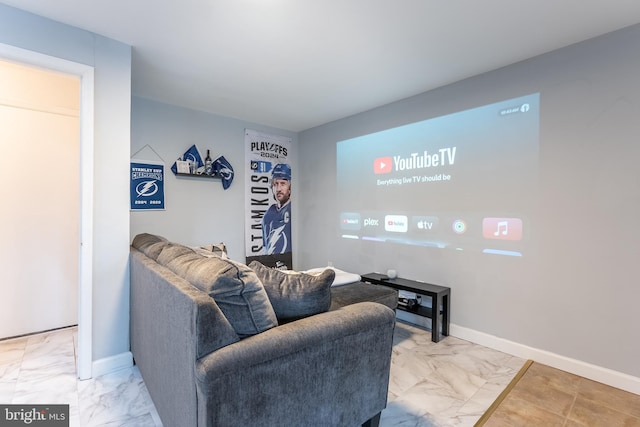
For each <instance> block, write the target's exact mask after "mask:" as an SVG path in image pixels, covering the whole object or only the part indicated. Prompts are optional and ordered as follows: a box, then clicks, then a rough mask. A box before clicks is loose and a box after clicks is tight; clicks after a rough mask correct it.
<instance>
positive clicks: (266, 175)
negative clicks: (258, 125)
mask: <svg viewBox="0 0 640 427" xmlns="http://www.w3.org/2000/svg"><path fill="white" fill-rule="evenodd" d="M245 147H246V148H245V149H246V151H245V152H246V156H245V157H246V159H245V161H246V166H247V167H245V170H246V174H247V176H246V179H245V182H246V191H245V193H246V195H245V206H246V208H245V212H246V213H245V246H246V258H247V260H246V262H247V264H248V263H250V262H251V261H253V260H258V261H260V262H261V263H262V264H264V265H266V266H268V267H276V268H280V269H291V268H292V240H291V218H292V217H291V161H290V157H289V156H290V152H291V138H286V137H282V136H274V135H266V134H264V133H261V132H257V131H253V130H248V129H247V130H245Z"/></svg>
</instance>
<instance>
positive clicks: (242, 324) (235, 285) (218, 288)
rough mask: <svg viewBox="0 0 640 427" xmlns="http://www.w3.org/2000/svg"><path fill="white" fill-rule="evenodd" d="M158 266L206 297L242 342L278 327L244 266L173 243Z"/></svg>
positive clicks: (260, 288) (259, 286)
mask: <svg viewBox="0 0 640 427" xmlns="http://www.w3.org/2000/svg"><path fill="white" fill-rule="evenodd" d="M158 263H159V264H161V265H164V266H165V267H167V268H168V269H169V270H171V271H173V272H174V273H175V274H177V275H178V276H180V277H182V278H184V279H186V280H188V281H189V282H190V283H191V284H192V285H194V286H195V287H196V288H198V289H200V290H201V291H203V292H205V293H207V294H209V295H210V296H211V297H212V298H213V299H214V300H215V302H216V304H217V305H218V307H220V310H222V312H223V313H224V315H225V317H226V318H227V320H228V321H229V323H230V324H231V326H233V329H234V330H235V331H236V333H237V334H238V336H240V337H241V338H244V337H248V336H251V335H255V334H258V333H260V332H264V331H266V330H267V329H270V328H273V327H274V326H278V320H277V319H276V315H275V313H274V311H273V308H272V307H271V303H270V302H269V298H268V296H267V293H266V292H265V289H264V287H263V286H262V282H260V280H259V279H258V277H257V276H256V274H255V273H254V272H253V270H251V269H250V268H249V267H247V266H246V265H244V264H241V263H238V262H235V261H232V260H230V259H223V258H220V257H203V256H202V255H199V254H197V253H196V252H195V251H194V250H193V249H191V248H188V247H186V246H182V245H178V244H175V243H169V244H167V246H165V248H164V249H163V250H162V252H161V253H160V255H159V256H158Z"/></svg>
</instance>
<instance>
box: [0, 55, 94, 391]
mask: <svg viewBox="0 0 640 427" xmlns="http://www.w3.org/2000/svg"><path fill="white" fill-rule="evenodd" d="M0 59H3V60H6V61H8V62H13V63H14V65H16V64H17V65H20V66H26V67H35V68H38V69H40V70H42V69H46V70H49V71H51V72H53V73H54V74H55V73H57V74H59V75H60V74H66V76H65V77H66V78H67V79H70V80H76V83H77V84H79V96H78V98H79V109H78V113H76V115H77V117H76V119H77V120H79V122H78V124H76V125H74V127H75V137H76V138H77V139H78V141H79V142H78V144H77V147H76V150H77V151H76V154H75V156H76V159H77V162H76V165H75V166H71V167H68V168H67V169H68V170H67V172H69V171H70V170H72V169H74V168H75V172H74V173H75V178H76V182H77V185H76V188H75V195H76V197H75V200H74V201H73V202H72V203H73V204H74V205H75V208H76V213H75V230H76V231H75V236H74V237H72V238H67V239H66V240H67V241H68V242H70V243H71V244H72V245H74V243H75V256H76V260H75V266H76V268H75V270H76V273H75V280H76V292H75V295H76V297H75V301H76V307H71V310H72V311H74V310H75V312H76V313H75V319H76V320H77V324H78V355H77V361H78V365H77V367H78V377H79V378H80V379H88V378H91V370H92V344H91V342H92V340H91V329H92V276H93V270H92V255H93V144H94V142H93V126H94V125H93V120H94V119H93V111H94V110H93V102H94V101H93V100H94V70H93V67H90V66H87V65H84V64H79V63H75V62H72V61H67V60H64V59H60V58H55V57H51V56H48V55H43V54H40V53H37V52H32V51H28V50H24V49H20V48H17V47H14V46H10V45H4V44H0ZM44 92H49V91H46V90H45V91H44ZM52 92H55V90H53V91H52ZM24 107H25V106H24V105H23V106H22V108H23V109H24ZM59 107H60V106H58V108H59ZM3 108H4V107H3ZM62 111H63V112H65V113H68V111H67V110H66V107H64V106H62ZM14 113H15V114H16V116H21V115H22V113H16V112H15V111H14ZM58 113H60V111H58ZM40 114H42V112H40ZM20 120H24V118H22V119H20ZM78 134H79V137H78ZM11 137H12V138H13V135H11ZM35 155H37V153H28V152H27V153H24V152H22V155H21V156H22V157H27V159H10V160H12V161H13V164H14V166H13V168H12V169H11V170H12V171H13V174H12V175H13V176H4V175H3V176H2V185H4V184H7V183H8V184H11V185H12V186H14V187H18V186H20V185H21V183H22V182H23V181H22V180H21V178H20V177H21V176H24V173H25V172H26V170H27V169H29V168H28V167H27V165H28V164H29V163H28V161H27V160H28V159H30V158H33V156H35ZM55 163H56V162H55V161H51V162H49V163H47V162H45V164H44V165H38V167H37V168H35V170H33V169H34V168H31V170H30V171H29V174H32V175H35V176H37V177H39V178H40V179H41V180H46V179H47V174H48V173H49V172H51V171H52V170H53V169H52V168H56V167H58V166H59V165H58V164H55ZM16 164H21V165H24V167H22V168H20V167H19V166H16ZM15 173H19V175H17V176H15ZM20 174H22V175H20ZM29 185H31V186H33V185H34V184H33V182H30V183H29ZM23 190H26V191H27V192H31V194H32V197H34V198H37V197H38V191H37V189H33V188H31V189H30V188H25V189H23ZM16 191H17V190H16ZM16 200H18V203H30V202H28V201H25V200H24V199H16ZM20 200H22V201H20ZM42 200H43V202H42V204H43V205H44V207H48V203H49V202H50V200H51V199H47V200H45V199H44V198H43V199H42ZM14 201H15V200H14ZM3 205H4V203H3ZM28 208H30V209H35V210H38V209H41V208H43V206H38V205H37V203H36V204H35V207H34V205H29V206H28ZM30 209H25V212H30ZM30 214H32V213H31V212H30ZM33 215H35V214H33ZM40 220H42V218H40ZM28 221H29V222H33V221H34V220H33V219H29V220H28ZM18 234H19V233H18ZM67 237H69V236H67ZM43 246H45V245H40V246H38V245H37V244H36V247H35V248H33V250H32V251H27V252H29V253H28V254H25V255H24V256H28V257H31V258H33V259H35V260H42V258H43V257H46V256H47V254H48V253H53V252H55V251H59V250H61V248H57V247H43ZM20 257H21V255H20V254H16V253H14V254H10V256H9V258H7V259H8V260H17V259H19V258H20ZM67 270H68V268H67ZM24 273H25V274H30V275H31V274H34V271H25V272H24ZM56 273H59V272H56ZM65 274H66V273H65ZM72 274H73V273H72ZM35 275H36V276H37V275H38V272H37V271H35ZM41 276H42V275H41ZM14 281H15V280H14ZM13 285H14V286H19V282H16V283H14V284H13ZM64 322H66V320H63V323H64Z"/></svg>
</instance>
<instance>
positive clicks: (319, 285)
mask: <svg viewBox="0 0 640 427" xmlns="http://www.w3.org/2000/svg"><path fill="white" fill-rule="evenodd" d="M249 268H251V269H252V270H253V271H255V272H256V275H257V276H258V278H259V279H260V281H261V282H262V284H263V285H264V288H265V290H266V291H267V295H268V296H269V301H271V305H272V306H273V310H274V311H275V312H276V316H277V317H278V321H281V322H282V321H291V320H295V319H300V318H302V317H307V316H311V315H314V314H318V313H323V312H325V311H328V310H329V307H330V306H331V284H332V283H333V279H334V277H335V274H336V273H335V271H333V270H331V269H327V270H325V271H323V272H322V273H320V274H318V275H311V274H306V273H297V272H296V273H293V272H291V273H286V272H283V271H280V270H277V269H275V268H269V267H266V266H264V265H263V264H262V263H260V262H258V261H252V262H251V263H250V264H249Z"/></svg>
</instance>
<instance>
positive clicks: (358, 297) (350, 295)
mask: <svg viewBox="0 0 640 427" xmlns="http://www.w3.org/2000/svg"><path fill="white" fill-rule="evenodd" d="M364 301H371V302H377V303H380V304H384V305H386V306H387V307H389V308H390V309H392V310H395V309H396V307H397V306H398V291H397V290H395V289H393V288H389V287H387V286H381V285H372V284H370V283H364V282H355V283H350V284H348V285H344V286H338V287H335V286H334V287H333V288H331V308H330V310H337V309H339V308H341V307H345V306H347V305H351V304H355V303H358V302H364Z"/></svg>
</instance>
